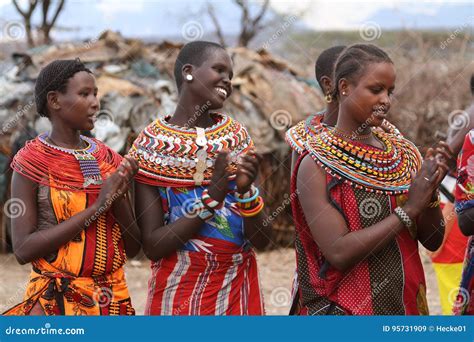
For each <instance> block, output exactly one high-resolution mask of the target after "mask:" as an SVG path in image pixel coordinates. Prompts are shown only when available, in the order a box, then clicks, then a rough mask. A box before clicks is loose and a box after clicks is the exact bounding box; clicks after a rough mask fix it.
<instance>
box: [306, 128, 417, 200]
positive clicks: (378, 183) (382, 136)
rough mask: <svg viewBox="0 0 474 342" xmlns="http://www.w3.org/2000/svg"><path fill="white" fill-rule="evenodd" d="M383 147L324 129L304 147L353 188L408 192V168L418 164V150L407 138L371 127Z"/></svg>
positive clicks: (315, 158) (318, 161)
mask: <svg viewBox="0 0 474 342" xmlns="http://www.w3.org/2000/svg"><path fill="white" fill-rule="evenodd" d="M373 134H374V135H375V137H376V138H377V139H378V140H379V141H380V142H381V143H382V144H383V145H384V150H381V149H378V148H375V147H372V146H369V145H365V144H362V143H358V142H354V143H352V142H351V141H349V140H344V139H342V138H340V137H338V136H336V135H335V134H334V133H333V132H332V131H330V130H326V131H324V132H322V133H320V134H318V135H316V136H315V137H314V138H313V139H309V140H308V141H307V143H306V145H305V146H306V148H307V150H308V151H309V153H310V155H311V157H312V158H313V159H314V160H315V161H316V162H317V163H318V165H319V166H321V167H322V168H323V169H324V170H326V172H328V173H329V174H331V175H332V176H335V177H337V178H339V179H344V180H345V181H346V182H347V183H350V184H352V185H354V186H355V187H356V188H362V189H365V190H366V191H369V192H376V193H386V194H392V195H393V194H400V193H406V192H408V188H409V186H410V184H411V181H412V180H411V175H410V171H415V172H417V171H418V170H419V169H420V167H421V163H422V159H421V156H420V153H419V152H418V149H417V148H416V146H415V145H413V144H412V143H411V142H410V141H408V140H406V139H404V138H401V137H397V136H395V135H392V134H390V133H385V132H380V131H378V130H374V131H373Z"/></svg>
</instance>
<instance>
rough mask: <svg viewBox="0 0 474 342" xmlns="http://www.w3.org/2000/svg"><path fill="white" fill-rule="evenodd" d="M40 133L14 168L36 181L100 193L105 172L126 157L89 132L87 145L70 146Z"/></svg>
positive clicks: (20, 153) (82, 137) (21, 154)
mask: <svg viewBox="0 0 474 342" xmlns="http://www.w3.org/2000/svg"><path fill="white" fill-rule="evenodd" d="M47 138H48V134H47V133H43V134H40V135H39V136H38V137H37V138H36V139H34V140H31V141H29V142H27V144H26V145H25V147H24V148H22V149H21V150H20V151H19V152H18V154H17V155H16V156H15V158H14V159H13V162H12V168H13V169H14V170H15V171H17V172H18V173H20V174H22V175H23V176H25V177H27V178H29V179H31V180H33V181H35V182H36V183H39V184H43V185H47V186H52V187H55V188H58V189H64V190H68V191H85V192H88V193H98V192H99V191H100V188H101V185H102V182H103V175H105V174H108V173H110V172H113V171H115V169H116V168H117V167H118V165H119V164H120V162H121V160H122V158H121V157H120V155H118V154H117V153H115V152H114V151H112V150H110V149H109V148H108V147H107V146H105V145H104V144H102V143H100V142H98V141H96V140H95V139H91V138H88V137H85V136H82V135H81V136H80V138H81V140H82V141H84V142H85V143H86V145H87V146H86V148H84V149H68V148H64V147H60V146H56V145H53V144H51V143H49V142H48V141H47Z"/></svg>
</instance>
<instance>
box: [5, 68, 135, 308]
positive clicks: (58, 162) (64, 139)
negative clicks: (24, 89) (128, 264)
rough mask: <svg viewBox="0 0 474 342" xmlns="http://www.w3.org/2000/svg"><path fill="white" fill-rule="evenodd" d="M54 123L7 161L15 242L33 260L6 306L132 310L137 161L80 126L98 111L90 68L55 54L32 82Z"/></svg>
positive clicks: (21, 256) (20, 254)
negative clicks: (22, 287)
mask: <svg viewBox="0 0 474 342" xmlns="http://www.w3.org/2000/svg"><path fill="white" fill-rule="evenodd" d="M35 100H36V107H37V111H38V113H39V114H40V115H42V116H46V117H48V118H49V120H50V121H51V124H52V130H51V132H49V133H45V134H40V135H39V136H38V137H36V138H35V139H33V140H30V141H28V142H27V143H26V145H25V147H23V148H22V149H21V150H20V151H19V152H18V153H17V155H16V156H15V158H14V160H13V162H12V169H13V170H14V172H13V178H12V201H15V202H17V203H19V204H21V205H20V208H21V210H22V211H21V212H20V213H15V215H13V216H12V218H11V219H12V242H13V251H14V253H15V256H16V258H17V260H18V261H19V262H20V263H21V264H26V263H31V264H32V266H33V269H32V271H31V276H30V281H29V283H28V285H27V288H26V294H25V298H24V301H23V302H22V303H20V304H18V305H16V306H15V307H13V308H11V309H10V310H7V311H6V312H5V313H4V314H6V315H133V314H134V313H135V311H134V309H133V307H132V304H131V300H130V296H129V293H128V288H127V284H126V281H125V274H124V271H123V265H124V263H125V261H126V259H127V256H128V257H133V256H135V255H136V254H137V253H138V251H139V250H140V244H139V241H140V232H139V230H138V227H137V225H136V223H135V220H134V217H133V212H132V208H131V205H130V202H129V199H128V197H127V189H128V186H129V182H130V181H131V179H132V178H133V176H134V174H135V173H136V171H137V164H136V162H135V161H134V160H133V159H122V158H121V157H120V156H119V155H118V154H117V153H115V152H114V151H112V150H111V149H110V148H108V147H107V146H106V145H104V144H103V143H101V142H100V141H98V140H96V139H92V138H87V137H85V136H82V135H80V131H81V130H91V129H92V128H93V127H94V116H95V114H96V113H97V112H98V111H99V100H98V99H97V87H96V83H95V78H94V75H93V74H92V73H91V71H90V70H89V69H87V68H86V67H85V66H84V64H83V63H82V62H81V61H80V60H78V59H77V60H56V61H53V62H51V63H50V64H48V65H47V66H46V67H45V68H43V69H42V70H41V72H40V74H39V76H38V79H37V81H36V86H35Z"/></svg>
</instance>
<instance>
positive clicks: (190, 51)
mask: <svg viewBox="0 0 474 342" xmlns="http://www.w3.org/2000/svg"><path fill="white" fill-rule="evenodd" d="M217 49H222V50H225V49H224V47H223V46H222V45H219V44H217V43H213V42H206V41H202V40H198V41H195V42H191V43H188V44H186V45H184V46H183V47H182V48H181V50H180V51H179V54H178V57H177V58H176V62H175V64H174V78H175V80H176V86H177V87H178V92H179V91H180V90H181V85H182V84H183V74H182V69H183V66H184V65H185V64H191V65H194V66H196V67H199V66H201V64H202V63H204V61H205V60H206V58H207V57H208V56H209V54H210V53H211V52H214V51H215V50H217Z"/></svg>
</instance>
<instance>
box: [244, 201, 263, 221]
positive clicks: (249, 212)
mask: <svg viewBox="0 0 474 342" xmlns="http://www.w3.org/2000/svg"><path fill="white" fill-rule="evenodd" d="M264 206H265V203H264V202H263V198H262V197H258V205H257V206H256V207H255V208H253V209H250V210H245V209H239V212H240V215H241V216H243V217H253V216H256V215H258V214H259V213H260V212H261V211H262V210H263V207H264Z"/></svg>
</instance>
